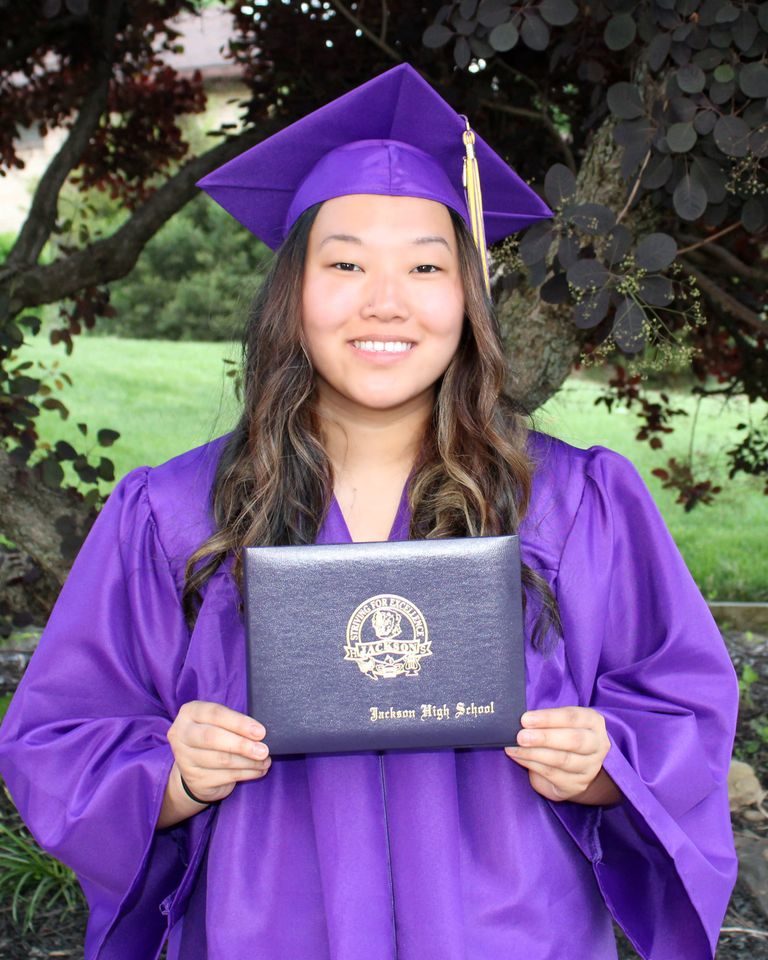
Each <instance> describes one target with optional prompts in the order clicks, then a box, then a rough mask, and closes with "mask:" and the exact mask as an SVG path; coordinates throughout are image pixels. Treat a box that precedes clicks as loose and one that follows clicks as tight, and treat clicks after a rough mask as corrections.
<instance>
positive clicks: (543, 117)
mask: <svg viewBox="0 0 768 960" xmlns="http://www.w3.org/2000/svg"><path fill="white" fill-rule="evenodd" d="M480 106H482V107H486V108H487V109H488V110H496V111H497V112H498V113H508V114H510V116H513V117H525V118H527V119H530V120H538V121H539V122H540V123H543V124H544V126H545V127H546V128H547V130H548V131H549V132H550V134H551V135H552V137H553V139H554V140H555V141H556V143H557V146H558V147H559V149H560V150H561V151H562V153H563V157H564V159H565V162H566V164H567V166H568V169H569V170H571V172H572V173H576V159H575V158H574V156H573V151H572V150H571V148H570V147H569V146H568V144H567V143H566V142H565V140H563V138H562V136H561V134H560V131H559V130H558V129H557V127H556V126H555V124H554V123H553V122H552V118H551V117H550V116H549V114H548V113H546V112H545V111H542V110H529V109H527V107H512V106H510V105H509V104H507V103H496V101H495V100H481V101H480Z"/></svg>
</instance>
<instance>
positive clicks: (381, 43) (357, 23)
mask: <svg viewBox="0 0 768 960" xmlns="http://www.w3.org/2000/svg"><path fill="white" fill-rule="evenodd" d="M331 6H332V7H333V8H334V9H335V10H336V11H338V13H340V14H341V15H342V17H346V18H347V20H349V22H350V23H351V24H352V26H353V27H354V28H355V29H356V30H359V31H360V32H361V33H363V34H364V35H365V36H366V37H368V39H369V40H370V41H371V43H373V44H375V45H376V46H377V47H378V48H379V50H382V51H383V52H384V53H386V55H387V56H388V57H390V58H391V59H392V60H394V61H395V62H396V63H402V62H403V58H402V57H401V56H400V54H399V53H398V52H397V51H396V50H395V49H394V48H393V47H390V45H389V44H388V43H387V42H386V41H385V40H384V39H383V37H377V36H376V34H375V33H374V32H373V30H370V29H369V28H368V27H366V26H365V24H364V23H363V21H362V20H358V19H357V17H356V16H355V15H354V13H352V11H351V10H349V9H347V7H345V6H344V4H343V3H342V2H341V0H331Z"/></svg>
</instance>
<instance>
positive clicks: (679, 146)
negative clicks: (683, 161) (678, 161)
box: [667, 123, 698, 153]
mask: <svg viewBox="0 0 768 960" xmlns="http://www.w3.org/2000/svg"><path fill="white" fill-rule="evenodd" d="M697 139H698V135H697V133H696V130H695V129H694V126H693V124H692V123H673V124H672V125H671V126H670V127H669V128H668V129H667V144H668V145H669V149H670V150H671V151H672V152H673V153H687V152H688V151H689V150H690V149H691V148H692V147H693V146H694V145H695V144H696V141H697Z"/></svg>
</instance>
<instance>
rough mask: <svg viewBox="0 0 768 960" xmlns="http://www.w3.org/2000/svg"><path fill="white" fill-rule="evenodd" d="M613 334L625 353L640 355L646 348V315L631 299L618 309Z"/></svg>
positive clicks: (626, 300)
mask: <svg viewBox="0 0 768 960" xmlns="http://www.w3.org/2000/svg"><path fill="white" fill-rule="evenodd" d="M612 332H613V339H614V340H615V341H616V343H617V344H618V345H619V346H620V347H621V349H622V350H623V351H624V352H625V353H638V352H639V351H640V350H642V349H643V347H644V346H645V313H644V312H643V310H642V308H641V307H639V306H638V305H637V304H636V303H635V302H634V301H633V300H630V298H629V297H626V298H625V299H624V300H622V302H621V303H620V304H619V306H618V307H617V308H616V316H615V318H614V321H613V331H612Z"/></svg>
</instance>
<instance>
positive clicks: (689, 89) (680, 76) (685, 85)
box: [675, 63, 707, 93]
mask: <svg viewBox="0 0 768 960" xmlns="http://www.w3.org/2000/svg"><path fill="white" fill-rule="evenodd" d="M675 77H676V78H677V85H678V87H680V89H681V90H682V91H683V92H684V93H701V91H702V90H703V89H704V87H705V85H706V82H707V76H706V74H705V73H704V71H703V70H702V69H701V67H699V66H697V65H696V64H695V63H688V64H686V65H685V66H684V67H680V69H679V70H678V71H677V73H676V74H675Z"/></svg>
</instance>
